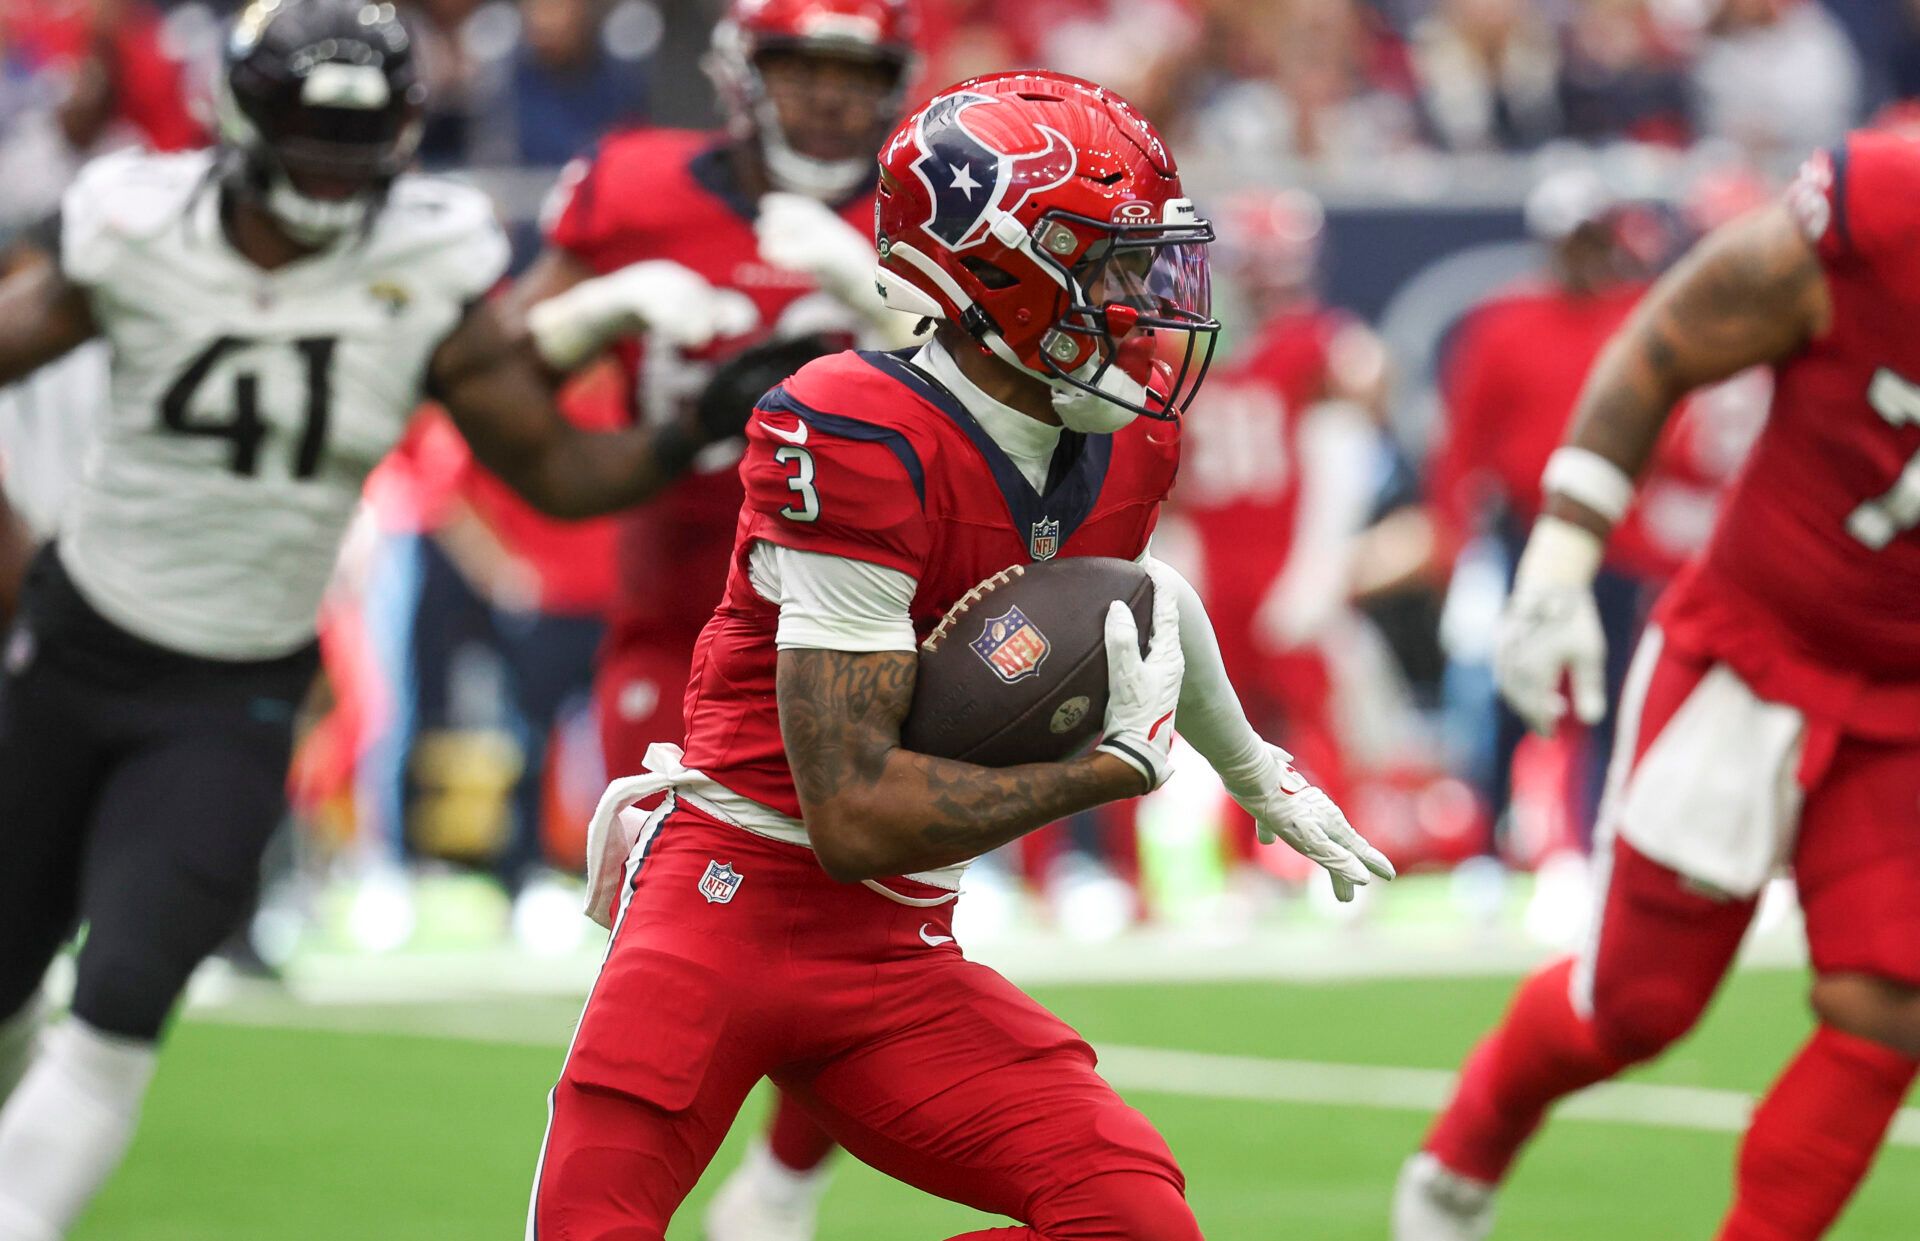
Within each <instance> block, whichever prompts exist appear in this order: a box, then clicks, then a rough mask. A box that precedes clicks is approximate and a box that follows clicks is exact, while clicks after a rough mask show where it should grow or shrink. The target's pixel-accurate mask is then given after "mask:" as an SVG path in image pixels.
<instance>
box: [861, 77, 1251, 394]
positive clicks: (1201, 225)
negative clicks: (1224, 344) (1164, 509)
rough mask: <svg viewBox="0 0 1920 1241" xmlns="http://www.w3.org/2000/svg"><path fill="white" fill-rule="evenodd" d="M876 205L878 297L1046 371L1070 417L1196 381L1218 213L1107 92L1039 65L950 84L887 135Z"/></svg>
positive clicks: (1205, 356) (1207, 320)
mask: <svg viewBox="0 0 1920 1241" xmlns="http://www.w3.org/2000/svg"><path fill="white" fill-rule="evenodd" d="M874 213H875V221H874V224H875V232H876V234H877V237H876V240H877V242H878V244H879V248H880V284H881V289H882V292H883V293H884V294H885V295H886V298H887V302H888V304H889V305H891V306H893V307H895V308H896V309H900V310H905V311H908V312H909V313H913V314H919V315H925V316H928V317H930V318H935V319H944V320H948V321H950V322H953V323H956V324H959V325H960V326H961V327H963V328H965V329H966V330H967V332H968V333H969V334H971V335H972V336H973V337H974V339H976V340H978V341H979V342H980V343H981V344H982V345H983V346H984V347H985V348H987V349H989V350H991V351H992V352H993V353H994V354H995V355H996V356H998V357H999V358H1000V359H1001V360H1002V361H1005V362H1008V363H1010V364H1012V365H1014V366H1017V367H1020V368H1021V369H1022V370H1025V371H1027V372H1029V373H1031V374H1034V375H1036V376H1038V377H1040V378H1042V379H1045V380H1048V381H1049V382H1050V383H1052V384H1053V386H1054V387H1055V388H1056V389H1057V390H1059V391H1061V392H1062V393H1064V394H1066V395H1067V396H1068V398H1069V399H1068V401H1067V402H1066V403H1062V402H1061V401H1059V400H1056V402H1055V405H1056V408H1058V409H1059V410H1060V412H1061V417H1062V419H1063V420H1064V421H1066V422H1067V423H1068V425H1069V426H1072V427H1074V428H1075V429H1077V430H1092V431H1111V430H1115V429H1117V428H1118V427H1120V426H1122V425H1124V424H1125V423H1126V422H1127V421H1129V420H1130V419H1131V418H1132V417H1133V416H1134V415H1135V414H1145V415H1147V416H1149V417H1153V418H1163V419H1171V418H1174V417H1177V416H1178V415H1179V414H1180V413H1181V412H1182V411H1184V410H1185V409H1186V407H1187V405H1188V404H1189V403H1190V402H1191V401H1192V399H1193V394H1194V392H1195V391H1197V390H1198V389H1199V386H1200V382H1201V380H1202V379H1204V378H1205V376H1206V370H1207V363H1208V362H1209V361H1210V360H1211V358H1212V356H1213V345H1214V340H1215V338H1216V336H1217V334H1218V332H1219V329H1220V325H1219V324H1218V323H1217V322H1215V321H1214V319H1213V318H1212V317H1211V304H1210V302H1211V290H1210V287H1209V277H1208V272H1207V260H1206V246H1207V243H1209V242H1211V241H1212V240H1213V229H1212V226H1211V225H1209V224H1208V223H1207V222H1206V221H1205V220H1203V219H1201V218H1200V216H1199V214H1198V213H1197V212H1196V211H1195V210H1194V207H1193V203H1192V201H1191V200H1190V199H1188V198H1186V197H1185V196H1184V195H1183V194H1182V193H1181V190H1180V174H1179V171H1178V169H1176V168H1175V166H1174V162H1173V155H1172V153H1171V152H1169V151H1168V150H1167V147H1166V144H1165V143H1164V142H1162V141H1161V139H1160V135H1159V134H1158V133H1156V132H1155V131H1154V128H1153V126H1152V125H1150V124H1149V123H1148V122H1147V119H1146V118H1145V117H1143V116H1141V115H1140V113H1139V112H1138V111H1137V110H1136V109H1135V108H1134V107H1133V105H1132V104H1129V103H1128V102H1127V101H1126V100H1124V99H1122V98H1120V97H1119V96H1118V95H1116V94H1114V93H1113V92H1112V91H1109V90H1107V89H1106V88H1104V87H1101V86H1097V85H1095V84H1094V83H1092V82H1087V81H1084V80H1082V79H1080V78H1075V77H1069V76H1067V75H1066V74H1061V73H1047V72H1018V73H997V74H991V75H989V76H987V77H980V78H974V79H972V80H970V81H966V82H962V83H960V84H959V85H958V86H955V87H952V88H951V89H949V90H948V91H946V92H945V93H944V94H942V95H940V96H938V97H937V98H935V99H933V100H932V101H931V102H929V103H928V104H927V105H926V106H925V107H924V108H922V109H920V110H919V111H918V112H917V113H915V114H914V115H913V116H911V117H909V118H907V120H906V121H904V122H903V123H902V124H901V125H900V127H899V128H898V129H896V130H895V131H894V133H893V136H892V137H890V138H889V139H887V143H886V145H885V146H884V147H883V148H882V149H881V152H880V195H879V200H878V202H877V203H876V204H875V208H874ZM1087 396H1092V397H1097V398H1099V400H1096V401H1091V402H1089V401H1087V400H1086V399H1085V398H1086V397H1087ZM1074 398H1078V399H1077V400H1076V399H1074Z"/></svg>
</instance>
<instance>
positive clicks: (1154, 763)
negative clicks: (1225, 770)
mask: <svg viewBox="0 0 1920 1241" xmlns="http://www.w3.org/2000/svg"><path fill="white" fill-rule="evenodd" d="M1184 675H1186V656H1185V655H1184V654H1183V653H1182V652H1181V649H1180V605H1179V601H1178V597H1177V594H1176V592H1175V591H1173V590H1170V589H1168V588H1167V587H1166V586H1164V585H1163V584H1162V583H1160V582H1159V581H1157V580H1156V581H1155V582H1154V586H1153V634H1152V636H1151V637H1150V638H1149V639H1148V644H1147V653H1146V656H1145V657H1144V658H1143V657H1142V656H1141V654H1140V627H1139V626H1138V625H1136V624H1134V621H1133V610H1132V609H1131V608H1129V607H1128V606H1127V605H1126V604H1124V603H1121V602H1120V601H1118V600H1115V601H1114V602H1113V603H1111V604H1109V605H1108V606H1107V721H1106V732H1105V735H1104V736H1103V737H1102V738H1101V740H1100V746H1099V748H1100V749H1102V750H1105V751H1106V752H1107V753H1109V754H1111V755H1113V756H1114V757H1115V758H1118V759H1122V760H1124V761H1125V762H1126V763H1127V764H1129V765H1130V766H1132V767H1133V768H1134V769H1135V770H1136V771H1138V772H1139V773H1140V775H1141V777H1142V778H1143V779H1145V780H1146V782H1147V787H1146V788H1145V789H1143V790H1141V791H1142V792H1149V793H1150V792H1152V791H1153V790H1154V789H1157V788H1159V787H1160V786H1161V785H1162V784H1163V783H1165V782H1166V779H1167V776H1168V775H1170V774H1171V773H1172V771H1173V761H1172V758H1171V757H1170V752H1171V751H1172V749H1173V713H1174V709H1175V708H1176V707H1177V706H1178V705H1179V702H1180V680H1181V678H1182V677H1183V676H1184Z"/></svg>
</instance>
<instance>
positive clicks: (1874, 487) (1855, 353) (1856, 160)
mask: <svg viewBox="0 0 1920 1241" xmlns="http://www.w3.org/2000/svg"><path fill="white" fill-rule="evenodd" d="M1916 202H1920V145H1916V144H1915V143H1914V142H1913V141H1911V140H1909V139H1906V138H1901V137H1896V136H1892V135H1883V134H1856V135H1854V136H1853V137H1852V138H1850V139H1849V140H1848V141H1847V143H1846V145H1845V146H1844V147H1843V148H1841V149H1840V150H1838V151H1836V152H1834V153H1832V154H1831V155H1823V156H1820V157H1817V158H1816V159H1815V160H1813V161H1811V162H1810V163H1809V165H1808V166H1807V168H1806V170H1805V171H1804V172H1803V173H1802V174H1801V179H1800V181H1799V182H1798V183H1796V185H1795V187H1794V189H1793V190H1792V191H1791V193H1790V197H1789V203H1790V204H1791V205H1792V206H1793V207H1794V208H1795V210H1796V213H1797V214H1798V215H1799V217H1800V218H1801V221H1802V223H1803V225H1804V226H1805V227H1806V229H1807V232H1808V235H1809V236H1810V237H1813V238H1815V240H1816V243H1817V247H1818V252H1819V256H1820V263H1821V266H1822V268H1823V270H1824V272H1825V275H1826V282H1827V289H1828V292H1829V294H1830V295H1831V298H1832V302H1833V323H1832V326H1831V328H1830V329H1829V330H1828V332H1827V333H1826V334H1825V335H1824V336H1822V337H1821V338H1820V339H1818V340H1816V341H1814V342H1812V343H1811V344H1809V345H1808V346H1807V347H1806V348H1805V349H1803V350H1801V351H1800V352H1799V353H1798V354H1796V355H1794V356H1793V357H1792V358H1790V359H1788V360H1787V361H1785V362H1783V363H1781V364H1779V365H1778V366H1777V367H1776V368H1775V391H1774V398H1773V404H1772V409H1771V412H1770V413H1769V416H1768V419H1767V424H1766V427H1765V429H1764V430H1762V431H1761V433H1760V437H1759V440H1758V441H1757V442H1756V443H1755V445H1754V448H1753V452H1752V454H1751V455H1750V456H1749V457H1748V459H1747V463H1746V466H1745V468H1744V469H1743V470H1742V471H1741V473H1740V475H1739V477H1738V478H1737V479H1736V480H1735V482H1734V484H1733V488H1732V490H1731V492H1730V493H1729V495H1728V496H1727V499H1726V502H1725V504H1724V506H1723V508H1722V510H1721V515H1720V520H1719V522H1718V524H1717V525H1716V526H1715V528H1714V533H1713V537H1712V538H1711V540H1710V541H1709V542H1708V544H1707V547H1706V549H1705V551H1704V552H1702V554H1701V555H1700V556H1699V557H1698V558H1697V559H1695V560H1694V561H1693V562H1692V563H1691V564H1689V565H1688V566H1687V568H1686V569H1685V570H1684V571H1683V572H1682V574H1681V576H1680V577H1679V579H1678V580H1677V581H1676V582H1675V584H1674V586H1673V588H1672V589H1671V590H1669V591H1668V592H1667V594H1666V596H1665V597H1664V598H1663V599H1662V600H1661V602H1660V605H1659V608H1658V610H1657V611H1656V613H1655V619H1656V620H1657V621H1659V623H1660V624H1661V625H1662V626H1663V627H1664V628H1665V630H1666V632H1667V635H1668V639H1669V640H1670V641H1673V642H1676V643H1679V644H1680V645H1681V646H1682V647H1683V648H1684V649H1689V650H1693V651H1696V652H1699V653H1702V654H1706V655H1709V656H1712V657H1714V658H1717V659H1721V660H1724V661H1725V662H1726V663H1727V664H1729V665H1730V666H1731V667H1732V668H1733V669H1734V670H1735V671H1736V672H1738V673H1739V674H1740V675H1741V676H1742V677H1743V678H1744V679H1745V680H1746V681H1747V682H1748V683H1749V684H1750V685H1751V686H1752V687H1753V689H1754V691H1755V692H1756V693H1758V694H1760V695H1761V696H1762V697H1765V698H1769V699H1773V700H1775V701H1781V702H1786V703H1789V704H1791V705H1793V706H1796V707H1798V708H1800V709H1802V710H1803V711H1805V712H1807V713H1808V714H1809V715H1811V716H1814V717H1816V718H1820V719H1825V720H1832V721H1837V722H1839V723H1840V724H1841V725H1842V726H1843V727H1845V728H1846V729H1848V730H1850V731H1853V732H1856V733H1860V734H1863V735H1867V736H1877V737H1887V738H1902V737H1914V736H1920V539H1916V538H1915V537H1914V534H1913V530H1914V525H1915V523H1916V522H1917V521H1920V335H1916V333H1915V332H1914V329H1913V323H1914V319H1915V316H1916V314H1920V292H1916V291H1915V290H1916V289H1920V245H1917V244H1916V241H1915V239H1916V237H1920V208H1916V206H1915V203H1916Z"/></svg>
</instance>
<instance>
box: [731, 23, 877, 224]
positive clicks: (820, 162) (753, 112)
mask: <svg viewBox="0 0 1920 1241" xmlns="http://www.w3.org/2000/svg"><path fill="white" fill-rule="evenodd" d="M782 56H784V57H794V58H800V57H808V58H812V57H819V58H833V59H836V60H842V61H845V62H848V63H850V64H852V65H858V66H861V67H863V68H868V67H870V68H872V69H873V70H874V71H876V72H879V73H884V74H886V75H887V76H888V77H889V79H890V84H889V85H888V87H887V88H886V89H885V90H884V91H883V92H881V93H879V94H877V95H876V96H875V98H874V99H873V101H872V107H873V115H874V119H873V128H872V133H871V141H862V142H859V143H855V144H853V145H854V147H855V151H854V153H852V154H849V155H848V156H846V157H845V158H842V159H823V158H820V157H818V156H813V155H808V154H806V153H805V152H803V151H802V150H800V149H799V147H798V146H796V145H795V144H794V142H793V140H792V138H791V137H790V136H789V134H788V132H787V126H786V124H785V123H784V122H783V121H782V120H781V116H780V106H779V103H778V101H777V100H776V99H775V98H774V95H775V91H774V90H773V89H772V88H771V87H770V86H769V85H768V80H767V73H766V71H765V70H766V68H767V64H768V62H769V61H770V59H771V58H773V57H782ZM911 60H912V58H911V57H910V56H907V55H904V54H902V53H901V52H899V51H898V50H897V49H893V48H890V47H887V46H880V45H875V44H872V43H867V42H863V41H860V40H858V39H853V38H844V39H836V38H832V37H825V36H823V37H810V38H804V39H799V38H795V39H786V38H782V39H762V40H759V41H753V40H750V38H749V36H748V35H747V34H746V33H745V32H744V31H742V30H741V29H740V28H738V27H737V26H733V25H731V24H723V25H722V27H721V28H719V29H718V30H716V31H715V34H714V49H713V52H712V53H711V54H710V55H709V57H708V59H707V70H708V73H709V75H710V76H711V77H712V78H713V79H714V82H715V84H716V85H717V86H718V87H719V89H720V92H721V94H722V96H723V98H725V99H726V100H727V102H728V105H729V107H728V110H729V112H730V113H731V115H732V118H733V129H734V133H735V137H737V138H745V139H750V140H751V141H752V142H753V143H754V144H755V146H756V147H757V148H758V150H759V153H760V157H761V159H762V161H763V162H764V163H765V166H766V170H767V177H768V179H769V180H770V181H771V182H772V183H773V186H774V188H775V189H778V190H784V191H786V192H788V193H792V194H804V195H805V196H807V197H808V198H814V199H818V200H820V201H821V202H824V203H828V204H837V203H840V202H843V201H845V200H846V199H847V198H849V197H851V196H852V195H853V194H855V193H856V192H858V191H859V190H860V188H861V187H862V186H863V185H865V184H866V183H867V182H868V181H870V180H871V179H872V177H873V156H872V153H871V152H872V150H873V149H874V148H876V147H878V146H879V143H880V140H881V138H883V137H884V136H885V135H886V133H887V130H888V129H889V128H891V127H892V125H893V122H894V117H895V116H896V115H898V113H899V110H900V106H901V103H902V101H903V99H904V97H905V94H906V86H907V82H908V80H909V79H910V78H911V76H912V63H911ZM844 89H857V88H853V87H847V88H844Z"/></svg>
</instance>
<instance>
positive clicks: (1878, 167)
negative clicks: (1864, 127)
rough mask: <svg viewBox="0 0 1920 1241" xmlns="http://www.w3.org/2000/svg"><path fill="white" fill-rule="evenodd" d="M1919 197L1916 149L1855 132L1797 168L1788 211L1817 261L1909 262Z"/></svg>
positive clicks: (1919, 152)
mask: <svg viewBox="0 0 1920 1241" xmlns="http://www.w3.org/2000/svg"><path fill="white" fill-rule="evenodd" d="M1916 198H1920V143H1916V142H1914V141H1913V140H1912V139H1911V138H1903V137H1898V136H1896V135H1893V134H1879V133H1857V134H1854V135H1852V136H1851V137H1849V138H1848V139H1847V140H1846V142H1845V143H1843V144H1842V145H1841V146H1839V147H1836V148H1835V149H1833V150H1831V151H1821V152H1819V153H1817V154H1815V155H1814V156H1813V157H1812V158H1810V159H1809V160H1807V162H1806V163H1805V164H1803V165H1801V168H1800V174H1799V176H1798V177H1796V178H1795V180H1794V182H1793V185H1792V186H1791V187H1790V188H1789V189H1788V191H1787V206H1788V208H1789V209H1790V210H1791V211H1792V212H1793V214H1794V218H1795V219H1797V220H1798V221H1799V222H1800V227H1801V229H1802V230H1804V231H1805V233H1806V235H1807V238H1808V240H1810V241H1812V242H1813V243H1814V246H1815V248H1816V249H1817V250H1818V251H1819V253H1820V257H1821V259H1822V260H1824V261H1826V262H1828V263H1833V262H1837V261H1841V260H1845V259H1857V260H1860V261H1862V262H1866V263H1869V264H1880V263H1891V264H1897V265H1898V266H1897V267H1895V269H1894V270H1896V271H1901V272H1904V268H1905V267H1906V265H1908V264H1910V263H1911V262H1912V259H1911V257H1910V254H1911V247H1912V225H1911V221H1912V218H1913V211H1912V204H1913V202H1914V200H1915V199H1916Z"/></svg>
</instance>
